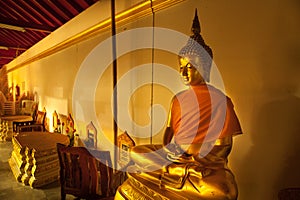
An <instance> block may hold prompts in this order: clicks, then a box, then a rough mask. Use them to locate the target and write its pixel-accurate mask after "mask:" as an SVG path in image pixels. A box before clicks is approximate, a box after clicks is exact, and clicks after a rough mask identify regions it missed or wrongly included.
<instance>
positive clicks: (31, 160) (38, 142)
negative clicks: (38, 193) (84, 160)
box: [9, 132, 69, 188]
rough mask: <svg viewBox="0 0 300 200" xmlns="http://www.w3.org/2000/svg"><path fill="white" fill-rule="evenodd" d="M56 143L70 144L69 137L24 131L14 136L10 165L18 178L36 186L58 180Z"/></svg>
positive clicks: (24, 182)
mask: <svg viewBox="0 0 300 200" xmlns="http://www.w3.org/2000/svg"><path fill="white" fill-rule="evenodd" d="M56 143H62V144H65V145H68V144H69V138H68V137H67V136H65V135H62V134H58V133H49V132H24V133H20V134H19V135H17V136H15V137H13V138H12V144H13V151H12V154H11V158H10V159H9V165H10V168H11V170H12V172H13V175H14V176H15V178H16V180H17V181H18V182H22V183H23V184H24V185H30V186H31V187H34V188H35V187H41V186H44V185H47V184H49V183H52V182H54V181H56V180H58V177H59V161H58V155H57V150H56Z"/></svg>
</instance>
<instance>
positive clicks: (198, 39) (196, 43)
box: [178, 10, 213, 85]
mask: <svg viewBox="0 0 300 200" xmlns="http://www.w3.org/2000/svg"><path fill="white" fill-rule="evenodd" d="M200 32H201V28H200V22H199V19H198V15H197V10H196V12H195V17H194V20H193V26H192V33H193V35H191V36H190V38H189V40H188V42H187V44H186V45H185V46H184V47H183V48H182V49H181V50H180V51H179V54H178V55H179V64H180V68H181V69H180V70H181V72H180V73H181V75H183V74H182V69H183V68H182V67H185V69H186V70H190V72H191V73H194V74H191V76H195V75H196V78H199V77H198V76H199V75H200V76H201V77H202V81H205V82H209V80H210V70H211V64H212V58H213V53H212V50H211V48H210V47H209V46H207V45H206V44H205V42H204V40H203V38H202V36H201V35H200ZM193 68H194V70H193ZM197 73H199V75H198V74H197ZM191 78H192V77H191ZM197 81H198V82H199V80H197ZM188 82H189V84H190V85H192V84H193V83H190V81H188ZM186 84H187V83H186Z"/></svg>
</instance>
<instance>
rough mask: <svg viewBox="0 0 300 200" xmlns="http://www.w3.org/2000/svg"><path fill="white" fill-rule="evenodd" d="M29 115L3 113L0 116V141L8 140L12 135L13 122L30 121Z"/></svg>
mask: <svg viewBox="0 0 300 200" xmlns="http://www.w3.org/2000/svg"><path fill="white" fill-rule="evenodd" d="M31 120H32V117H31V116H29V115H4V116H1V117H0V121H1V122H0V141H10V140H11V139H12V136H13V123H14V122H26V121H31Z"/></svg>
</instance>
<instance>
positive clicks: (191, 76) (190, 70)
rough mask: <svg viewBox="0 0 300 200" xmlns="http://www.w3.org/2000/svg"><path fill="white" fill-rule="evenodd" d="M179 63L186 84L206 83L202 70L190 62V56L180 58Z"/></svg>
mask: <svg viewBox="0 0 300 200" xmlns="http://www.w3.org/2000/svg"><path fill="white" fill-rule="evenodd" d="M179 64H180V68H179V73H180V75H181V78H182V80H183V83H184V84H185V85H190V86H195V85H200V84H203V83H204V79H203V77H202V76H201V74H200V72H199V71H198V70H197V69H196V68H195V67H194V66H193V65H192V64H191V63H190V60H189V59H188V58H184V57H183V58H180V59H179Z"/></svg>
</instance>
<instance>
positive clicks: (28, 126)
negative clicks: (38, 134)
mask: <svg viewBox="0 0 300 200" xmlns="http://www.w3.org/2000/svg"><path fill="white" fill-rule="evenodd" d="M46 114H47V112H46V109H45V108H44V110H43V111H39V110H37V112H36V115H35V116H34V120H32V121H26V122H20V123H15V124H14V132H16V133H20V132H32V131H45V130H46V127H45V124H46Z"/></svg>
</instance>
